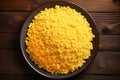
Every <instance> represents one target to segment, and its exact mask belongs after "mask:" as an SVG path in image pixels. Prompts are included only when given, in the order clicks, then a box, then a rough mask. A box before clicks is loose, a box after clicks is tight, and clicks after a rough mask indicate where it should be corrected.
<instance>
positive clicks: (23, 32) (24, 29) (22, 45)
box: [20, 1, 99, 79]
mask: <svg viewBox="0 0 120 80" xmlns="http://www.w3.org/2000/svg"><path fill="white" fill-rule="evenodd" d="M56 3H57V4H59V3H64V4H66V5H64V4H61V5H63V6H70V7H71V6H72V7H77V8H78V10H79V9H80V10H81V11H83V13H85V14H83V15H84V16H85V18H87V19H88V18H89V19H90V20H92V22H89V21H88V22H89V24H91V23H93V25H94V27H91V28H92V29H93V28H94V29H95V30H96V31H95V34H94V35H97V39H96V40H97V42H96V45H95V47H97V48H95V49H96V51H95V52H94V54H92V52H91V54H92V55H91V56H92V57H91V56H90V58H89V59H88V60H87V61H86V63H85V64H87V65H85V64H83V67H80V70H79V69H78V70H76V71H74V72H71V73H68V74H64V75H61V74H60V75H59V74H57V75H54V74H51V73H50V74H49V72H46V73H48V74H45V73H43V72H41V71H40V68H39V70H38V68H37V66H34V65H35V64H34V62H31V59H30V58H29V57H28V54H27V52H26V49H25V37H26V32H27V29H28V25H29V24H28V22H29V23H30V22H31V21H32V19H33V18H34V16H35V15H36V14H37V13H38V11H41V7H42V6H46V5H49V4H53V5H54V6H55V5H57V4H56ZM61 5H60V6H61ZM46 8H48V7H46ZM44 9H45V8H44ZM44 9H43V10H44ZM73 9H75V8H73ZM75 10H76V9H75ZM78 12H80V11H78ZM81 13H82V12H81ZM98 45H99V33H98V30H97V25H96V23H95V21H94V19H93V18H92V16H91V15H90V14H89V13H88V12H87V10H85V9H84V8H83V7H82V6H80V5H77V4H75V3H73V2H68V1H48V2H46V3H44V4H42V5H40V6H39V7H38V8H37V9H35V10H34V11H33V12H32V13H31V14H30V15H29V16H28V17H27V19H26V20H25V22H24V24H23V27H22V29H21V33H20V48H21V51H22V54H23V56H24V59H25V61H26V62H27V63H28V64H29V66H30V67H31V68H32V69H33V70H35V71H36V72H37V73H39V74H41V75H43V76H45V77H47V78H52V79H65V78H70V77H73V76H75V75H77V74H79V73H81V72H83V71H84V70H85V69H86V68H87V67H88V66H89V65H90V64H91V62H92V61H93V60H94V58H95V56H96V54H97V50H98Z"/></svg>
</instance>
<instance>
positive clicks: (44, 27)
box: [25, 5, 95, 74]
mask: <svg viewBox="0 0 120 80" xmlns="http://www.w3.org/2000/svg"><path fill="white" fill-rule="evenodd" d="M94 37H95V36H94V34H93V33H92V28H91V27H90V24H89V23H88V21H87V19H86V18H85V17H84V16H83V15H81V13H80V12H77V11H76V10H75V9H72V8H70V7H69V6H68V7H65V6H58V5H56V6H55V7H54V8H49V9H48V8H46V9H45V10H44V11H41V12H39V13H38V14H37V15H35V16H34V19H33V20H32V22H31V23H30V24H29V29H28V31H27V37H26V40H25V43H26V46H27V49H26V51H27V53H28V54H29V55H30V58H31V59H32V61H34V62H35V64H36V65H38V66H39V68H42V69H44V70H46V71H48V72H51V73H52V74H67V73H69V72H73V71H75V70H77V69H78V68H80V67H82V66H83V65H84V63H85V62H86V59H88V58H89V56H90V55H91V53H90V52H91V50H92V49H93V45H92V42H91V41H92V40H93V38H94Z"/></svg>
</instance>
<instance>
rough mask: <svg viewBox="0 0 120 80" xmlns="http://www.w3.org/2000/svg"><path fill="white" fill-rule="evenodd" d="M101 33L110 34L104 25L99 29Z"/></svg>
mask: <svg viewBox="0 0 120 80" xmlns="http://www.w3.org/2000/svg"><path fill="white" fill-rule="evenodd" d="M101 33H102V34H110V33H111V30H110V29H109V28H107V27H104V28H103V29H102V30H101Z"/></svg>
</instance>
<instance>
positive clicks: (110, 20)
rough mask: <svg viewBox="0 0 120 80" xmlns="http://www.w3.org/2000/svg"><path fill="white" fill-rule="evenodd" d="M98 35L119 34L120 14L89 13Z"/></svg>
mask: <svg viewBox="0 0 120 80" xmlns="http://www.w3.org/2000/svg"><path fill="white" fill-rule="evenodd" d="M90 14H91V15H92V16H93V18H94V19H95V22H96V24H97V26H98V31H99V33H100V34H104V35H106V34H120V13H90Z"/></svg>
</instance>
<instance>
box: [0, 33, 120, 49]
mask: <svg viewBox="0 0 120 80" xmlns="http://www.w3.org/2000/svg"><path fill="white" fill-rule="evenodd" d="M0 37H1V39H0V49H14V50H15V49H17V50H19V49H20V46H19V42H20V41H19V37H20V34H16V33H0ZM99 50H116V51H117V50H120V35H100V40H99Z"/></svg>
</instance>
